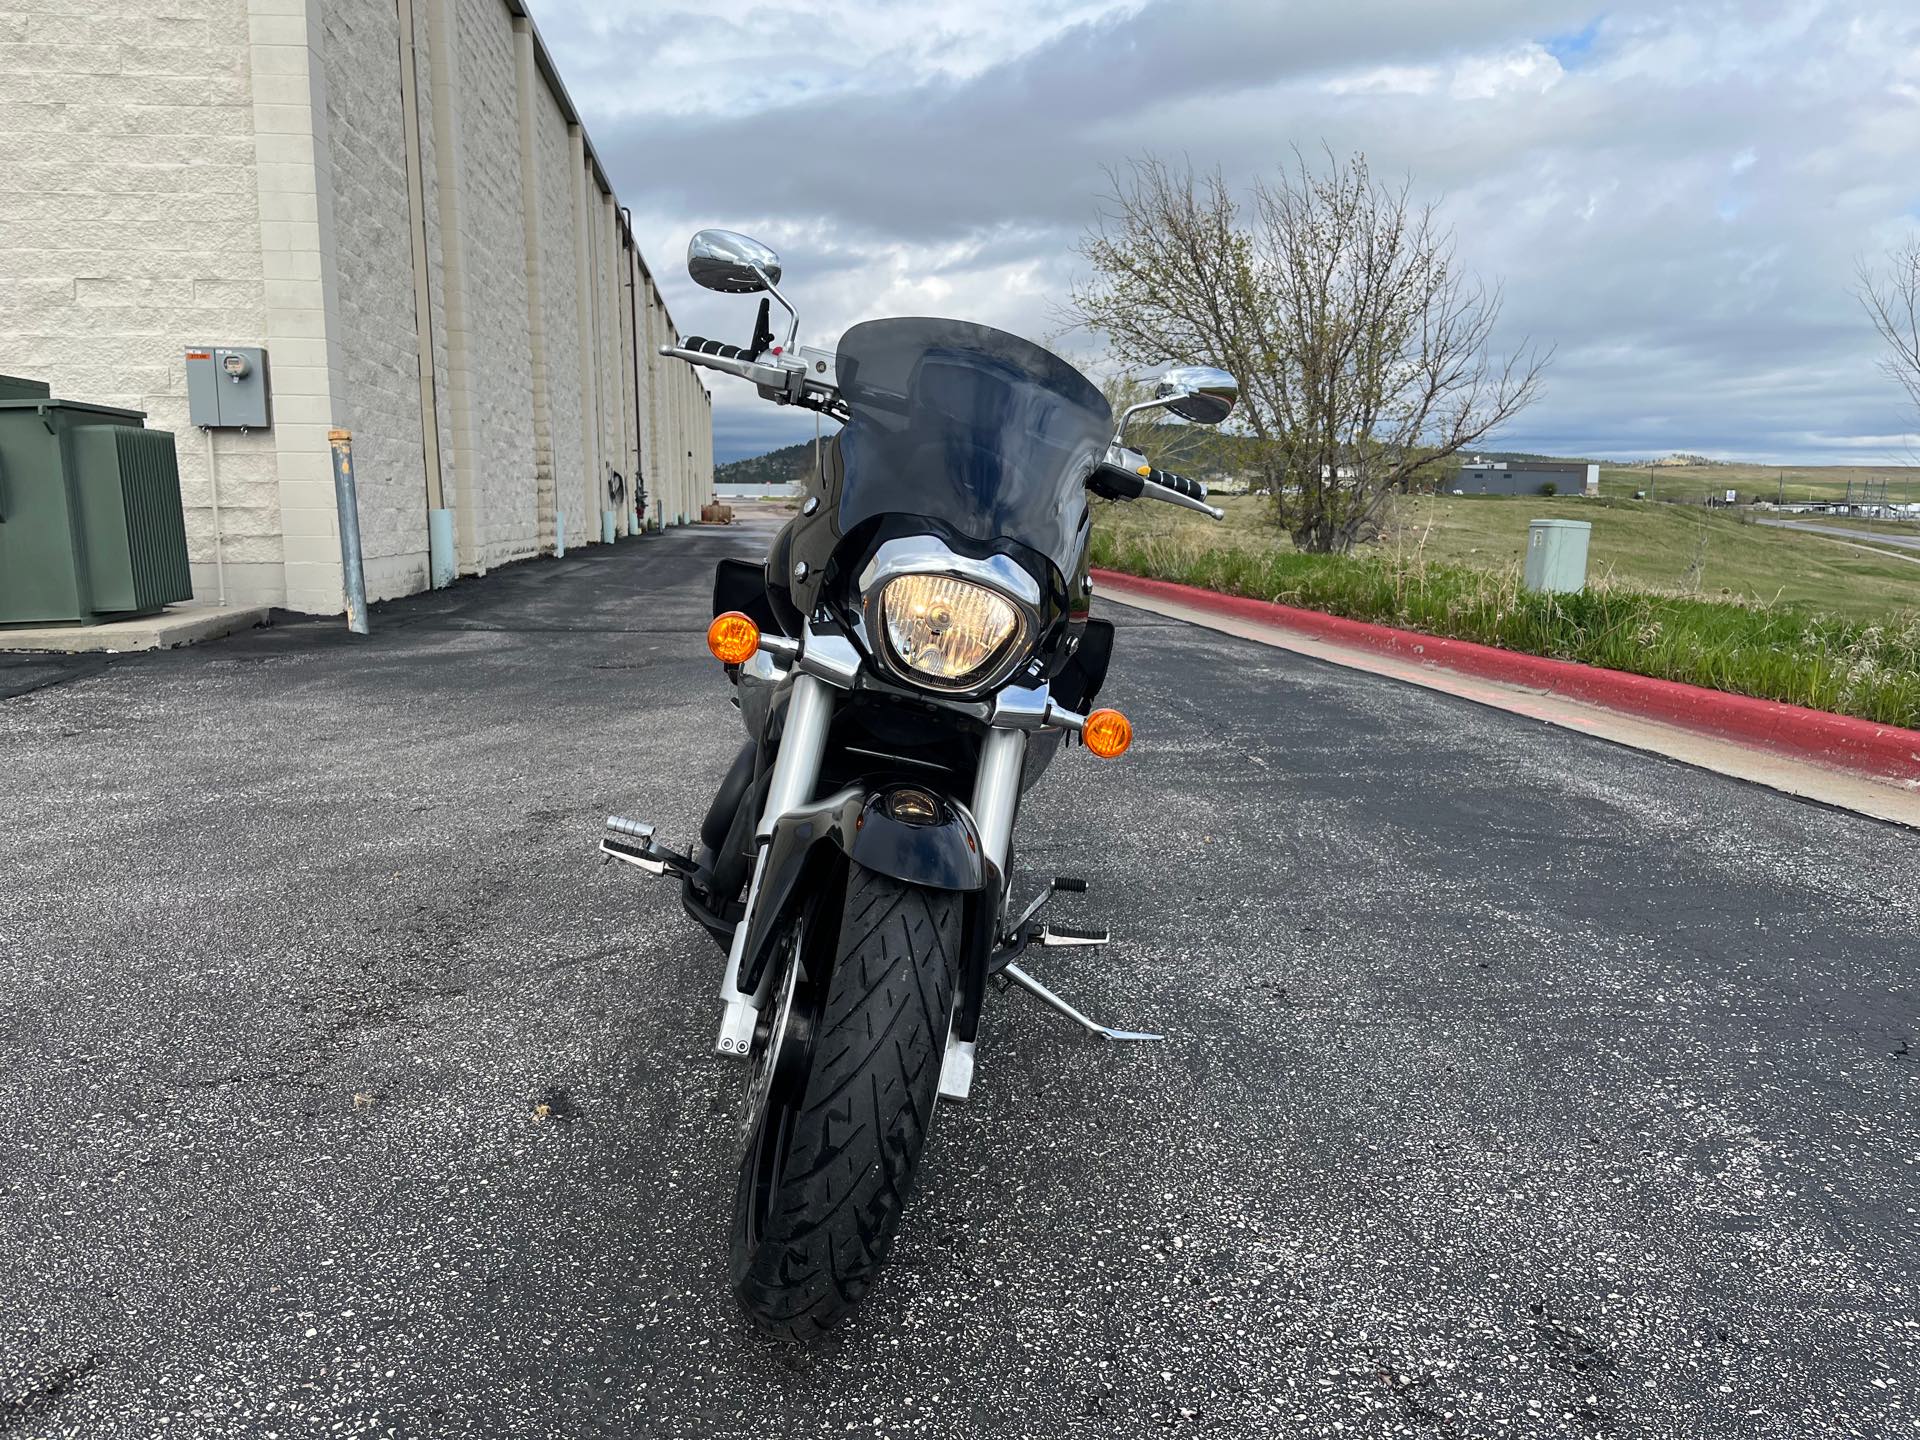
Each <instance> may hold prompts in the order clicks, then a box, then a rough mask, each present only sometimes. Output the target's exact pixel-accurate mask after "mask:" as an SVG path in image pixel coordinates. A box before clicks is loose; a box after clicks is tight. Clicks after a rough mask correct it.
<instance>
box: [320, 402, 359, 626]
mask: <svg viewBox="0 0 1920 1440" xmlns="http://www.w3.org/2000/svg"><path fill="white" fill-rule="evenodd" d="M327 444H328V445H330V446H331V447H332V448H333V499H334V503H335V504H336V505H337V506H338V507H339V510H340V582H341V589H342V590H343V591H344V592H345V594H346V601H347V629H349V630H351V631H352V632H353V633H354V634H356V635H365V634H366V633H367V574H366V569H365V567H364V566H363V565H362V564H361V560H360V497H359V495H358V493H357V492H356V491H355V490H354V488H353V432H352V431H351V430H329V431H328V432H327Z"/></svg>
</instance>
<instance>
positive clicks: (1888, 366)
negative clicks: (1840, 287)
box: [1854, 240, 1920, 411]
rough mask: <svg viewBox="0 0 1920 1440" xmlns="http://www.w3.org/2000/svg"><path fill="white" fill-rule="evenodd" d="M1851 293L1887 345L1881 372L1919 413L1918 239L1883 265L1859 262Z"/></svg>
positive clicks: (1919, 266)
mask: <svg viewBox="0 0 1920 1440" xmlns="http://www.w3.org/2000/svg"><path fill="white" fill-rule="evenodd" d="M1854 294H1855V295H1857V296H1858V297H1859V299H1860V304H1861V306H1862V307H1863V308H1864V309H1865V310H1866V312H1867V318H1868V319H1869V320H1871V321H1872V322H1873V328H1874V329H1875V330H1876V331H1878V332H1879V334H1880V338H1881V339H1882V340H1884V341H1885V342H1886V345H1887V353H1886V354H1885V355H1884V356H1882V357H1881V360H1880V368H1881V370H1883V371H1884V372H1885V373H1886V376H1887V378H1888V379H1890V380H1892V381H1893V382H1894V383H1895V384H1897V385H1899V386H1900V387H1901V388H1902V389H1903V390H1905V391H1906V392H1907V399H1908V400H1910V401H1911V402H1912V403H1913V407H1914V409H1915V410H1916V411H1920V240H1909V241H1907V242H1906V243H1905V244H1904V245H1901V246H1898V247H1897V248H1895V249H1894V250H1893V251H1892V252H1890V253H1889V254H1888V256H1887V258H1886V261H1885V262H1884V264H1883V265H1882V266H1879V267H1875V266H1872V265H1869V264H1867V263H1866V262H1865V261H1862V262H1861V264H1860V269H1859V283H1858V284H1857V285H1856V286H1855V287H1854Z"/></svg>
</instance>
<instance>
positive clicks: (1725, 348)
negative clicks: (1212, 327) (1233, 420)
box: [534, 0, 1920, 464]
mask: <svg viewBox="0 0 1920 1440" xmlns="http://www.w3.org/2000/svg"><path fill="white" fill-rule="evenodd" d="M534 8H535V13H536V18H537V20H538V23H539V25H540V27H541V30H542V32H543V34H544V35H545V36H546V39H547V42H548V44H549V46H550V47H551V48H552V50H553V51H554V53H555V57H556V59H557V61H558V63H559V68H560V70H561V73H562V74H563V75H564V76H565V77H566V79H567V83H568V86H569V89H570V90H571V92H572V94H573V96H574V99H575V101H576V103H577V104H578V105H579V106H580V108H581V109H582V111H583V112H584V113H585V116H586V118H587V123H588V129H589V131H590V132H591V133H592V135H593V137H594V141H595V144H596V145H597V147H598V148H599V150H600V153H601V156H602V158H603V159H604V160H605V162H606V163H607V165H608V167H609V168H610V170H611V171H612V174H613V178H614V182H615V184H616V186H617V187H618V189H619V190H620V193H621V196H622V198H623V200H624V201H625V202H626V203H628V204H630V205H631V206H632V207H633V210H634V218H635V223H636V226H637V228H638V230H639V233H640V237H641V241H642V244H643V246H644V247H645V249H646V251H647V254H648V256H649V259H650V260H651V261H652V262H653V265H654V268H655V270H656V271H657V272H658V273H659V274H660V277H661V280H662V283H663V286H664V288H665V290H666V293H667V299H668V303H669V304H670V306H671V307H672V309H673V313H674V318H675V320H676V321H677V323H678V324H679V325H680V327H681V329H682V331H683V332H685V333H692V334H705V335H713V336H718V337H721V338H725V339H729V340H732V341H734V342H736V343H739V342H742V341H744V340H745V339H746V336H747V332H748V331H749V330H750V328H751V321H752V309H753V305H752V303H751V302H748V301H743V300H741V299H739V298H737V297H736V298H729V297H723V296H717V295H711V294H708V293H706V292H704V291H700V290H698V289H696V288H695V287H693V286H692V285H691V284H690V283H689V282H688V281H687V280H686V278H685V270H684V269H683V267H682V264H681V256H682V255H683V254H684V247H685V243H686V237H687V235H688V234H689V233H691V232H692V231H693V230H694V229H696V228H698V227H699V226H701V225H724V226H727V227H729V228H732V229H738V230H744V231H746V232H748V233H749V234H752V235H755V236H757V237H759V238H760V239H762V240H765V241H766V242H767V243H768V244H771V245H772V246H774V247H775V248H776V249H777V250H779V251H780V252H781V255H782V258H783V260H784V261H785V263H786V267H787V284H786V287H785V288H786V289H787V290H788V293H789V294H790V295H791V296H792V297H793V298H795V299H796V301H797V302H798V303H799V304H800V305H801V312H802V322H803V326H804V329H803V332H802V334H803V339H806V340H808V341H810V342H812V343H815V344H827V343H831V340H832V339H833V337H835V336H837V335H838V333H839V332H840V331H841V330H843V329H844V328H845V327H847V326H848V325H850V324H853V323H855V322H856V321H859V320H863V319H868V318H871V317H874V316H879V315H889V314H913V313H920V314H926V313H933V314H945V315H953V316H959V317H962V318H966V319H974V320H981V321H985V322H988V323H990V324H996V325H1001V326H1004V327H1005V328H1007V329H1010V330H1014V331H1017V332H1020V333H1022V334H1026V335H1030V336H1035V337H1039V338H1052V337H1056V336H1059V335H1060V332H1061V330H1062V324H1063V322H1062V319H1061V317H1060V315H1059V313H1058V308H1057V307H1058V306H1059V304H1060V302H1061V301H1062V300H1063V299H1064V297H1065V294H1066V290H1067V286H1068V284H1069V282H1070V281H1071V280H1072V279H1073V278H1074V277H1075V276H1076V275H1077V274H1079V273H1080V272H1081V269H1082V266H1083V264H1084V262H1082V261H1081V260H1080V259H1079V258H1078V257H1077V256H1076V255H1075V253H1074V246H1075V244H1076V242H1077V240H1078V238H1079V237H1080V235H1081V234H1082V233H1083V231H1084V230H1085V228H1086V226H1087V224H1088V223H1089V221H1090V220H1092V219H1093V217H1094V216H1095V214H1096V213H1097V210H1098V206H1099V201H1100V195H1101V193H1102V191H1103V189H1104V186H1105V182H1104V178H1103V175H1102V167H1103V166H1107V165H1112V164H1117V163H1120V162H1123V161H1124V160H1125V159H1126V158H1127V157H1129V156H1132V155H1138V154H1141V153H1143V152H1147V151H1153V152H1157V153H1159V154H1161V155H1163V156H1167V157H1172V158H1178V157H1181V156H1185V157H1189V158H1191V160H1192V161H1193V162H1194V163H1195V164H1196V165H1197V166H1202V167H1207V166H1213V165H1216V164H1217V165H1218V166H1220V167H1221V168H1222V169H1223V170H1224V171H1225V172H1226V174H1227V175H1228V177H1229V178H1230V179H1232V180H1235V181H1244V180H1246V179H1248V178H1251V177H1253V176H1256V175H1260V174H1263V173H1271V172H1272V171H1273V169H1274V168H1275V167H1276V166H1277V165H1278V163H1279V162H1280V161H1281V160H1282V159H1284V158H1285V156H1286V154H1287V151H1288V147H1289V146H1291V145H1294V144H1299V145H1301V146H1302V147H1303V148H1313V147H1317V146H1318V145H1319V144H1320V143H1321V142H1323V141H1324V142H1325V143H1326V144H1328V145H1330V146H1332V147H1333V149H1334V150H1335V151H1337V152H1344V151H1347V150H1354V149H1358V150H1362V151H1364V152H1365V153H1366V154H1367V156H1368V158H1369V159H1370V161H1371V162H1372V164H1373V166H1374V169H1375V171H1376V173H1377V174H1380V175H1383V176H1399V175H1402V174H1404V175H1405V176H1407V177H1409V178H1410V179H1411V181H1412V183H1413V186H1414V189H1415V192H1416V194H1417V195H1418V196H1420V197H1421V198H1425V199H1435V200H1439V201H1440V202H1442V204H1443V207H1444V214H1445V216H1446V218H1447V219H1448V220H1449V221H1450V222H1451V223H1452V224H1453V225H1454V227H1455V228H1456V229H1457V231H1458V233H1459V244H1460V253H1461V255H1462V257H1463V258H1464V259H1465V261H1466V262H1467V263H1468V264H1469V265H1470V266H1471V267H1472V268H1473V269H1474V270H1476V271H1477V272H1478V273H1479V274H1480V275H1481V276H1482V277H1483V278H1485V279H1487V280H1490V281H1498V282H1500V283H1501V284H1503V285H1504V287H1505V292H1506V309H1505V314H1504V320H1503V330H1504V332H1505V338H1506V339H1507V340H1508V341H1509V342H1518V341H1520V340H1522V339H1524V338H1529V337H1530V338H1532V339H1534V340H1536V341H1539V342H1542V343H1546V344H1552V345H1555V346H1557V347H1558V358H1557V360H1556V361H1555V364H1554V367H1553V369H1552V372H1551V374H1550V376H1549V385H1548V390H1547V394H1546V397H1545V398H1544V400H1543V401H1542V402H1541V403H1540V404H1539V405H1537V406H1536V407H1535V408H1534V409H1533V410H1531V411H1529V412H1528V413H1527V414H1526V415H1524V416H1523V417H1522V418H1521V419H1520V420H1519V421H1518V422H1517V423H1516V424H1515V425H1514V426H1513V427H1512V428H1511V429H1509V430H1508V431H1507V432H1505V434H1504V435H1503V436H1502V437H1501V443H1502V444H1504V445H1506V446H1508V447H1511V448H1516V449H1530V450H1542V451H1549V452H1555V453H1560V454H1569V455H1600V456H1630V455H1646V454H1663V453H1666V452H1669V451H1673V450H1693V451H1700V452H1703V453H1706V454H1710V455H1719V456H1726V457H1747V458H1754V459H1772V460H1781V461H1786V462H1792V461H1796V460H1797V461H1802V462H1812V461H1817V460H1834V461H1853V462H1856V463H1865V464H1879V463H1884V462H1886V461H1888V460H1890V459H1892V458H1894V457H1896V456H1899V455H1903V454H1905V453H1906V452H1907V445H1908V437H1907V435H1906V433H1905V432H1909V431H1912V430H1915V429H1916V428H1920V422H1917V421H1916V420H1915V419H1914V417H1912V416H1911V415H1910V414H1909V413H1907V412H1906V411H1905V410H1904V408H1903V405H1902V403H1901V396H1900V395H1899V393H1898V391H1897V390H1896V389H1895V388H1894V387H1893V386H1892V385H1891V383H1890V382H1888V381H1887V380H1885V379H1884V378H1883V377H1882V376H1880V375H1879V374H1878V372H1877V370H1876V368H1875V367H1876V361H1877V353H1876V348H1875V346H1876V342H1875V340H1874V338H1873V336H1872V334H1871V333H1870V331H1868V329H1867V328H1866V326H1865V322H1864V320H1863V319H1862V316H1861V314H1860V311H1859V308H1858V306H1857V305H1856V304H1855V302H1854V301H1853V299H1852V298H1851V296H1850V295H1849V293H1848V292H1849V287H1850V285H1851V283H1852V275H1853V271H1854V267H1855V265H1856V262H1857V261H1858V260H1859V259H1860V258H1862V257H1865V256H1871V255H1875V254H1879V253H1881V252H1884V251H1885V250H1886V249H1887V248H1888V247H1889V246H1891V245H1892V244H1894V243H1895V242H1897V241H1899V240H1900V239H1902V238H1903V237H1905V236H1907V235H1909V234H1912V233H1914V232H1915V231H1916V229H1920V6H1916V5H1915V4H1914V3H1913V0H1806V3H1784V0H1783V3H1773V0H1724V3H1710V0H1666V3H1636V0H1620V3H1614V4H1608V5H1606V7H1605V8H1596V5H1595V3H1592V0H1588V3H1576V0H1446V3H1439V0H1341V3H1339V4H1325V3H1321V0H945V3H929V0H779V3H761V0H738V3H732V4H724V3H723V4H716V3H713V0H535V6H534ZM1061 343H1062V344H1063V346H1064V347H1065V348H1068V349H1069V350H1071V351H1073V352H1074V353H1075V354H1077V355H1081V356H1086V357H1091V356H1093V355H1095V354H1097V351H1098V341H1097V339H1095V338H1092V337H1086V336H1071V335H1069V336H1066V337H1064V338H1063V339H1062V341H1061ZM1168 358H1169V359H1172V360H1178V359H1180V358H1181V357H1178V356H1170V357H1168ZM709 383H710V386H711V388H712V389H713V391H714V399H715V404H714V413H715V419H716V428H717V431H718V434H717V442H718V451H719V455H720V458H722V459H728V458H733V457H736V456H739V455H743V454H757V453H760V452H761V451H763V450H765V449H767V448H770V447H771V446H773V445H776V444H781V443H785V442H786V441H788V440H791V439H797V438H800V436H801V435H802V434H805V433H811V421H810V420H802V419H801V418H800V417H797V416H794V415H792V414H791V413H784V412H781V411H778V410H776V409H775V408H774V407H772V406H769V405H766V404H764V403H762V402H760V401H758V400H757V399H755V398H754V397H753V395H752V394H751V392H750V391H748V390H747V389H746V387H745V386H742V385H737V384H735V383H733V382H731V381H729V380H727V379H726V378H725V377H723V376H713V377H709ZM796 422H797V423H796Z"/></svg>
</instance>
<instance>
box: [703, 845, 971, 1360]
mask: <svg viewBox="0 0 1920 1440" xmlns="http://www.w3.org/2000/svg"><path fill="white" fill-rule="evenodd" d="M960 903H961V897H960V896H959V895H957V894H955V893H953V892H951V891H944V890H926V889H922V888H921V887H919V886H915V885H908V884H906V883H904V882H902V881H899V880H894V879H891V878H889V877H888V876H885V875H878V874H875V873H874V872H872V871H869V870H863V869H861V868H860V867H859V866H857V865H849V866H848V870H847V877H846V893H845V900H844V903H843V904H842V905H840V906H839V907H838V910H839V914H838V915H837V916H833V915H823V914H821V913H819V912H821V911H823V910H831V909H832V908H833V907H831V906H830V905H815V906H809V907H808V908H809V911H810V912H811V913H809V915H807V916H805V917H803V918H802V920H801V923H800V926H799V928H798V930H797V932H796V934H797V940H798V949H797V953H794V954H792V955H791V956H790V958H789V959H788V961H787V965H788V973H787V974H785V975H782V976H781V977H780V979H779V981H778V982H777V984H776V986H775V998H774V1001H773V1003H770V1004H769V1005H768V1007H767V1009H768V1011H770V1012H772V1013H771V1014H769V1015H768V1017H767V1019H766V1021H765V1022H764V1023H763V1025H762V1033H761V1035H760V1036H759V1037H758V1039H757V1040H756V1043H755V1054H754V1063H755V1084H754V1087H753V1098H752V1101H751V1102H750V1103H751V1110H752V1113H751V1114H750V1115H749V1118H748V1135H747V1149H746V1154H745V1155H744V1156H743V1157H742V1159H741V1163H740V1187H739V1190H738V1192H737V1194H736V1197H735V1202H734V1218H733V1264H732V1274H733V1289H734V1293H735V1295H737V1296H738V1297H739V1300H740V1304H741V1306H742V1307H743V1308H744V1309H745V1310H746V1312H747V1314H748V1315H750V1316H751V1317H752V1318H753V1319H754V1321H755V1322H756V1323H757V1324H759V1325H760V1326H761V1327H762V1328H763V1329H765V1330H767V1331H768V1332H770V1333H771V1334H773V1335H776V1336H779V1337H780V1338H782V1339H786V1340H798V1341H808V1340H814V1339H818V1338H819V1337H820V1336H821V1335H823V1334H824V1333H825V1332H826V1331H828V1330H829V1329H831V1328H832V1327H833V1326H834V1325H836V1324H838V1323H839V1322H840V1321H841V1320H842V1319H844V1318H845V1317H846V1315H847V1314H848V1313H849V1312H850V1311H851V1310H852V1309H853V1307H854V1306H856V1305H857V1304H859V1303H860V1301H861V1299H862V1298H863V1297H864V1296H865V1295H866V1293H867V1291H868V1290H869V1289H870V1288H871V1287H872V1285H873V1282H874V1280H875V1278H876V1277H877V1276H878V1274H879V1271H880V1266H881V1264H882V1263H883V1262H884V1261H885V1260H886V1258H887V1251H888V1250H889V1249H890V1248H891V1247H892V1245H893V1237H894V1232H895V1231H896V1230H897V1229H898V1228H899V1224H900V1214H901V1211H902V1209H903V1207H904V1206H905V1204H906V1199H907V1196H908V1194H909V1193H910V1192H911V1190H912V1187H913V1178H914V1171H915V1169H916V1167H917V1165H918V1162H919V1159H920V1151H921V1149H922V1147H923V1146H924V1145H925V1144H926V1139H927V1134H928V1130H929V1127H930V1126H931V1124H932V1121H933V1111H934V1105H935V1103H936V1101H937V1100H938V1098H939V1091H940V1065H941V1061H942V1059H943V1057H944V1052H945V1047H946V1037H947V1026H948V1022H949V1019H950V1017H951V1014H952V1011H953V988H954V976H955V972H956V970H957V968H958V958H959V946H960ZM823 919H835V920H837V921H838V924H837V925H823V924H821V923H820V922H821V921H822V920H823ZM823 962H830V963H823ZM789 976H791V979H789Z"/></svg>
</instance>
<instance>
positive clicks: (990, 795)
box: [973, 729, 1027, 881]
mask: <svg viewBox="0 0 1920 1440" xmlns="http://www.w3.org/2000/svg"><path fill="white" fill-rule="evenodd" d="M1026 763H1027V732H1026V731H1024V730H1013V729H994V730H989V731H987V738H986V739H985V740H984V741H982V742H981V744H980V771H979V774H978V775H976V776H975V777H974V781H973V823H974V824H975V825H977V826H978V827H979V828H980V850H981V853H982V854H984V855H985V856H986V857H987V859H989V860H991V861H992V862H993V864H994V868H995V869H996V870H998V871H999V872H1000V878H1001V879H1002V881H1004V880H1005V879H1006V876H1007V859H1008V856H1010V855H1011V854H1012V853H1013V817H1014V815H1015V814H1016V813H1017V812H1018V811H1019V809H1020V774H1021V772H1022V770H1024V769H1025V768H1026Z"/></svg>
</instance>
